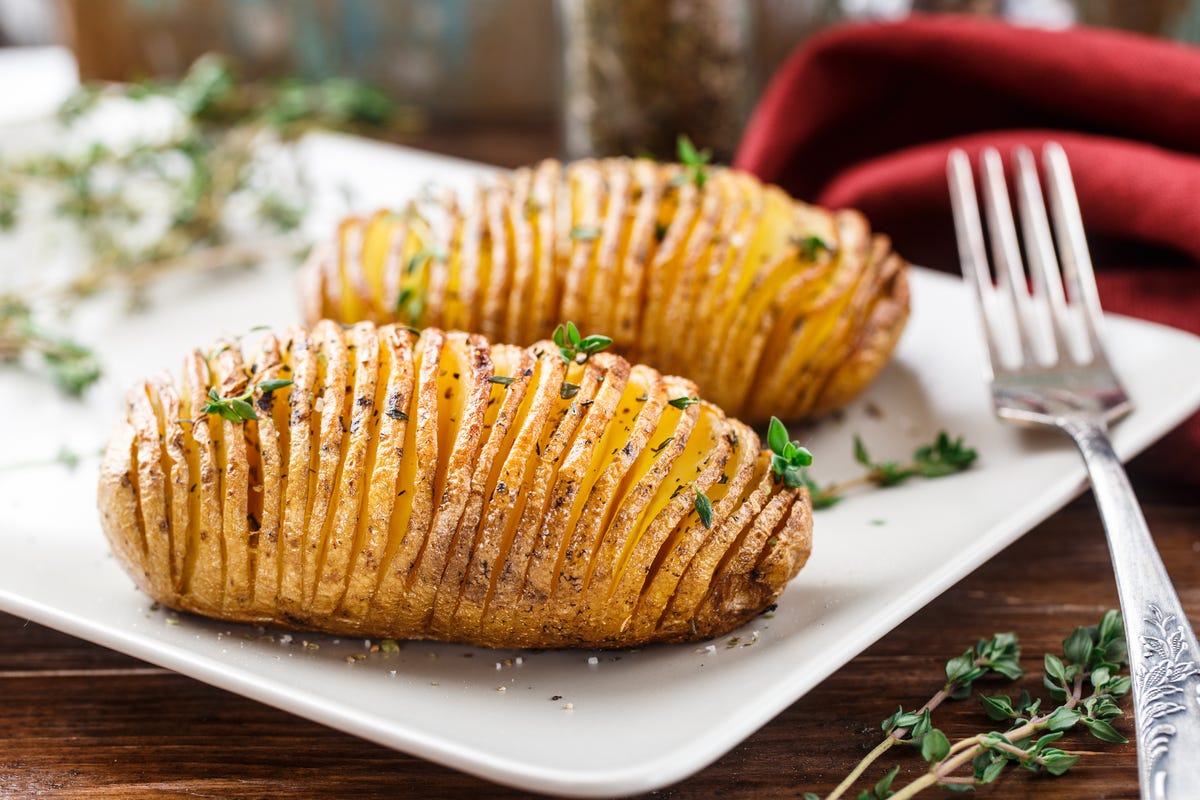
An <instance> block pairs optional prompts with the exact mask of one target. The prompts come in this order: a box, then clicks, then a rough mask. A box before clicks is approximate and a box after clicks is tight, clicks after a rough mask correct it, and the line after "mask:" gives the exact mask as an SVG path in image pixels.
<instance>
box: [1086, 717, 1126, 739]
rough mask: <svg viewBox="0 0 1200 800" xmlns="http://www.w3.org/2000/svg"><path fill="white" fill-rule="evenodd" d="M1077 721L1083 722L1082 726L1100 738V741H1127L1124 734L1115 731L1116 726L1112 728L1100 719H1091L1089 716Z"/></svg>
mask: <svg viewBox="0 0 1200 800" xmlns="http://www.w3.org/2000/svg"><path fill="white" fill-rule="evenodd" d="M1079 721H1080V722H1082V723H1083V725H1084V727H1086V728H1087V729H1088V730H1089V731H1091V732H1092V736H1095V737H1096V738H1097V739H1100V740H1101V741H1104V742H1115V743H1117V744H1125V743H1126V742H1128V741H1129V740H1128V739H1126V738H1125V737H1124V736H1122V735H1121V734H1120V733H1119V732H1118V731H1117V729H1116V728H1114V727H1113V726H1112V725H1109V724H1108V723H1107V722H1105V721H1104V720H1102V719H1091V718H1089V717H1081V718H1080V720H1079Z"/></svg>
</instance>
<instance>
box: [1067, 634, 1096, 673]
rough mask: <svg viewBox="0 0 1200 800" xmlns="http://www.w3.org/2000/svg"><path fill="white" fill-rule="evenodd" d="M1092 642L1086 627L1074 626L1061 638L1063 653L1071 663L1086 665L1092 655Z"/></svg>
mask: <svg viewBox="0 0 1200 800" xmlns="http://www.w3.org/2000/svg"><path fill="white" fill-rule="evenodd" d="M1092 644H1093V643H1092V636H1091V634H1090V633H1088V630H1087V628H1076V629H1075V630H1073V631H1072V632H1071V635H1070V636H1068V637H1067V638H1066V639H1064V640H1063V655H1065V656H1066V657H1067V661H1068V662H1070V663H1072V664H1079V665H1081V666H1086V665H1087V663H1088V660H1089V659H1090V658H1091V655H1092Z"/></svg>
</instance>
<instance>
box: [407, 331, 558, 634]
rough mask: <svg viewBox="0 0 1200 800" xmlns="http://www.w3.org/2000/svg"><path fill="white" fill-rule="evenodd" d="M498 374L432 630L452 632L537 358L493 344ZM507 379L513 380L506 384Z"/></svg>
mask: <svg viewBox="0 0 1200 800" xmlns="http://www.w3.org/2000/svg"><path fill="white" fill-rule="evenodd" d="M491 355H492V362H493V376H492V377H491V378H489V379H488V383H489V385H490V387H491V390H490V396H489V397H488V402H487V409H486V412H485V415H484V420H483V434H484V435H486V443H485V444H484V445H483V447H482V449H481V450H480V453H479V457H478V459H477V461H476V463H475V467H474V471H473V474H472V476H471V487H470V490H469V493H468V495H467V500H466V503H465V505H464V507H463V513H462V517H461V519H460V520H459V524H458V529H457V531H456V532H455V535H454V541H453V543H452V544H451V546H450V553H449V555H448V558H447V561H446V569H445V570H444V571H443V573H442V578H441V582H440V584H439V585H438V589H437V595H436V597H435V598H434V602H433V613H432V617H431V619H430V622H429V625H430V628H431V630H433V631H436V632H438V633H439V634H442V635H449V634H451V633H452V632H453V630H454V627H453V624H454V622H453V620H454V612H455V610H456V609H457V608H458V604H459V600H460V599H461V597H462V592H463V588H464V586H465V581H466V579H467V574H468V570H469V568H470V565H471V560H472V557H473V556H474V553H475V550H476V544H477V542H478V541H479V539H478V538H477V534H478V533H479V531H480V526H481V523H482V520H483V513H484V506H485V503H486V499H487V498H488V497H492V496H494V495H493V493H494V492H495V491H496V486H497V483H498V481H499V476H500V470H501V467H502V458H503V453H504V451H506V450H511V449H512V445H513V441H514V439H515V438H516V433H517V425H516V423H519V422H520V409H521V406H522V401H523V400H524V399H525V396H526V393H527V391H528V389H529V386H530V383H531V381H532V379H533V375H534V369H535V366H536V364H537V359H536V358H534V356H533V354H532V353H530V352H529V351H527V350H524V349H522V348H519V347H514V346H512V345H497V346H495V347H493V348H492V354H491ZM505 381H510V382H508V383H506V382H505Z"/></svg>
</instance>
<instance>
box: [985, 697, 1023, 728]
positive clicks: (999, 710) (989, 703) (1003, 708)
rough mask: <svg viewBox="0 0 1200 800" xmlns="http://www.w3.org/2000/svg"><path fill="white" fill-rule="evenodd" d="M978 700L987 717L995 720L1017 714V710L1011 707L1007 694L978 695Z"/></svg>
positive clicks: (1012, 716)
mask: <svg viewBox="0 0 1200 800" xmlns="http://www.w3.org/2000/svg"><path fill="white" fill-rule="evenodd" d="M979 702H980V703H982V704H983V711H984V713H986V714H987V715H988V718H989V719H994V720H996V721H997V722H1003V721H1005V720H1010V719H1013V718H1014V717H1016V716H1017V712H1016V711H1015V710H1014V709H1013V707H1012V700H1011V699H1009V697H1008V696H1007V695H1002V694H998V695H994V696H988V695H980V696H979Z"/></svg>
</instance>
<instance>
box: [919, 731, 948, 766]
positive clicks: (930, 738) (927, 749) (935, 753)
mask: <svg viewBox="0 0 1200 800" xmlns="http://www.w3.org/2000/svg"><path fill="white" fill-rule="evenodd" d="M949 754H950V740H949V739H947V738H946V734H944V733H942V732H941V731H939V730H938V729H937V728H934V729H933V730H931V731H929V733H927V734H925V737H924V738H923V739H921V758H923V759H925V760H926V761H928V762H930V763H933V762H937V761H941V760H942V759H943V758H945V757H946V756H947V755H949Z"/></svg>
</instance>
